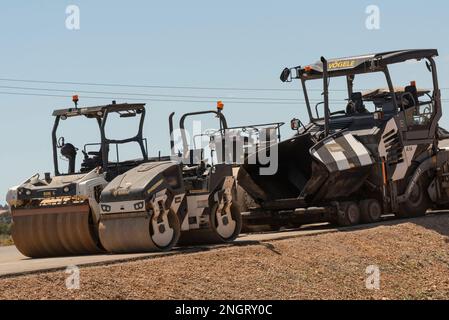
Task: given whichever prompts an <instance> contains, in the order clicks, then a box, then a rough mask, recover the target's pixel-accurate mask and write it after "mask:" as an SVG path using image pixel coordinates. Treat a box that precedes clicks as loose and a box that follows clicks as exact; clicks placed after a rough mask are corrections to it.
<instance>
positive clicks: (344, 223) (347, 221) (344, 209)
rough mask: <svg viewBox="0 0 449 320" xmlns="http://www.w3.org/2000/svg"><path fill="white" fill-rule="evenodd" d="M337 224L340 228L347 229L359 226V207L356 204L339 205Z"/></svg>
mask: <svg viewBox="0 0 449 320" xmlns="http://www.w3.org/2000/svg"><path fill="white" fill-rule="evenodd" d="M337 222H338V225H339V226H340V227H349V226H354V225H357V224H359V223H360V207H359V206H358V204H357V203H356V202H345V203H342V204H340V212H339V213H338V220H337Z"/></svg>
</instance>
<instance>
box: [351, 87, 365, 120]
mask: <svg viewBox="0 0 449 320" xmlns="http://www.w3.org/2000/svg"><path fill="white" fill-rule="evenodd" d="M366 112H367V110H366V107H365V105H364V104H363V96H362V93H361V92H354V93H352V94H351V98H350V99H349V102H348V105H347V106H346V114H347V115H353V114H355V113H366Z"/></svg>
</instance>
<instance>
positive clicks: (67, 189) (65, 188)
mask: <svg viewBox="0 0 449 320" xmlns="http://www.w3.org/2000/svg"><path fill="white" fill-rule="evenodd" d="M62 190H63V191H64V192H65V193H67V192H69V191H70V188H69V187H64V189H62Z"/></svg>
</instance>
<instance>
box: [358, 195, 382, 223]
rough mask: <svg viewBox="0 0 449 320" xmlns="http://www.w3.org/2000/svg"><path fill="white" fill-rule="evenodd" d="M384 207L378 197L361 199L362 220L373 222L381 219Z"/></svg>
mask: <svg viewBox="0 0 449 320" xmlns="http://www.w3.org/2000/svg"><path fill="white" fill-rule="evenodd" d="M382 213H383V209H382V205H381V204H380V202H379V201H378V200H376V199H368V200H362V201H360V220H361V221H362V222H363V223H373V222H378V221H380V219H381V217H382Z"/></svg>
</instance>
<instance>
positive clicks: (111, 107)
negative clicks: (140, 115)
mask: <svg viewBox="0 0 449 320" xmlns="http://www.w3.org/2000/svg"><path fill="white" fill-rule="evenodd" d="M143 109H145V103H133V104H128V103H121V104H115V103H113V104H108V105H103V106H95V107H81V108H67V109H59V110H55V111H53V116H55V117H57V116H65V117H76V116H81V115H84V116H86V117H88V118H95V117H102V116H103V115H104V114H105V112H106V111H108V112H119V113H121V112H125V113H126V112H138V111H142V110H143Z"/></svg>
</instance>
